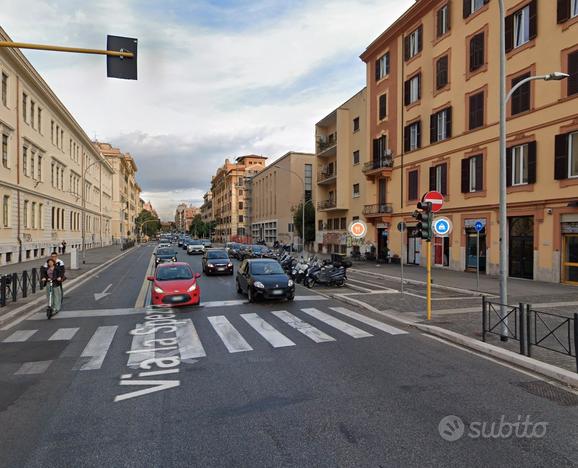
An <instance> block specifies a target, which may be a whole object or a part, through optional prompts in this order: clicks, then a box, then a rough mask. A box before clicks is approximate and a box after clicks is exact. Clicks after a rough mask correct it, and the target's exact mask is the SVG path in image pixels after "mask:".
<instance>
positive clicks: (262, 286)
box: [253, 281, 265, 289]
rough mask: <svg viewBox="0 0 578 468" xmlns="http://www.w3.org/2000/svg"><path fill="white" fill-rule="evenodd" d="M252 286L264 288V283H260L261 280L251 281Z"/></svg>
mask: <svg viewBox="0 0 578 468" xmlns="http://www.w3.org/2000/svg"><path fill="white" fill-rule="evenodd" d="M253 286H255V287H256V288H259V289H265V285H264V284H263V283H261V281H255V282H254V283H253Z"/></svg>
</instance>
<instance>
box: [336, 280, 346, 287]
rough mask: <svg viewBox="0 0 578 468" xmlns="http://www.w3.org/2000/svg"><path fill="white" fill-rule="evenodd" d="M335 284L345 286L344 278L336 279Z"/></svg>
mask: <svg viewBox="0 0 578 468" xmlns="http://www.w3.org/2000/svg"><path fill="white" fill-rule="evenodd" d="M335 284H336V285H337V287H338V288H341V287H343V286H345V280H344V279H340V280H337V281H336V282H335Z"/></svg>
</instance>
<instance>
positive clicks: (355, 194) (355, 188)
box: [353, 184, 359, 198]
mask: <svg viewBox="0 0 578 468" xmlns="http://www.w3.org/2000/svg"><path fill="white" fill-rule="evenodd" d="M358 197H359V184H353V198H358Z"/></svg>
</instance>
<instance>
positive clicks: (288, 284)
mask: <svg viewBox="0 0 578 468" xmlns="http://www.w3.org/2000/svg"><path fill="white" fill-rule="evenodd" d="M287 286H288V287H290V288H292V287H293V286H295V283H294V282H293V280H289V281H288V282H287Z"/></svg>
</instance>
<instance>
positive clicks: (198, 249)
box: [187, 240, 205, 255]
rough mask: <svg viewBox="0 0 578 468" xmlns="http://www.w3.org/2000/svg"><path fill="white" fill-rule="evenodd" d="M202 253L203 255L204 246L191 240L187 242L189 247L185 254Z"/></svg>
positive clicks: (198, 241) (197, 241)
mask: <svg viewBox="0 0 578 468" xmlns="http://www.w3.org/2000/svg"><path fill="white" fill-rule="evenodd" d="M204 253H205V246H204V245H203V243H202V242H201V241H200V240H192V241H190V242H189V245H188V246H187V254H189V255H194V254H204Z"/></svg>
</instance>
